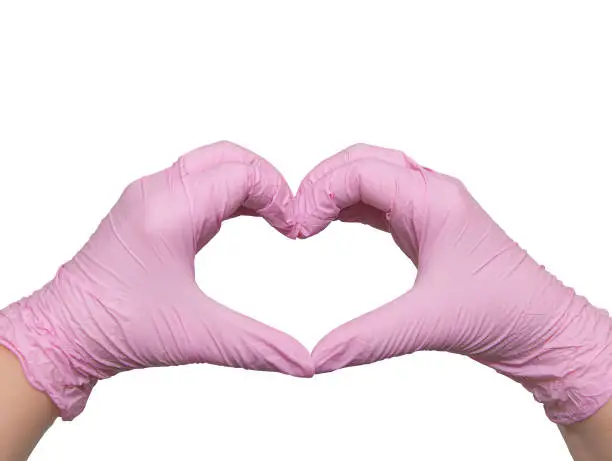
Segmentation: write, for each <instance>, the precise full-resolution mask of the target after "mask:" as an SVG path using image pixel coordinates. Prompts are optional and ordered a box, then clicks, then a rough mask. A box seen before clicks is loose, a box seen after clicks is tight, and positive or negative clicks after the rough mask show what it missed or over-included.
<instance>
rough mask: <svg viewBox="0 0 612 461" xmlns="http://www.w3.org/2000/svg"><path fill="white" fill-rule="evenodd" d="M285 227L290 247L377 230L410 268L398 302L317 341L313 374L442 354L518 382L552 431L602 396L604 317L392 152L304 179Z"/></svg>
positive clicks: (610, 392) (444, 183) (586, 412)
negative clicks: (339, 228)
mask: <svg viewBox="0 0 612 461" xmlns="http://www.w3.org/2000/svg"><path fill="white" fill-rule="evenodd" d="M402 157H403V160H402V159H401V158H402ZM346 210H351V212H350V216H348V218H347V216H346V214H344V215H343V213H345V212H346ZM294 219H295V221H296V223H297V227H298V229H299V233H300V236H302V237H308V236H312V235H314V234H316V233H318V232H320V231H321V230H323V229H324V228H325V227H326V226H327V225H328V224H329V223H330V222H331V221H333V220H335V219H345V220H350V221H358V222H364V223H366V224H370V225H373V226H374V227H377V228H379V229H388V230H389V231H390V232H391V234H392V236H393V238H394V239H395V241H396V242H397V244H398V245H399V246H400V248H401V249H402V250H403V251H404V253H405V254H406V255H407V256H408V257H409V258H410V259H411V260H412V261H413V262H414V263H415V264H416V265H417V267H418V275H417V279H416V281H415V284H414V287H413V288H412V289H411V290H410V291H409V292H408V293H407V294H405V295H404V296H402V297H400V298H398V299H396V300H395V301H393V302H391V303H389V304H387V305H386V306H383V307H382V308H379V309H377V310H375V311H372V312H370V313H368V314H366V315H364V316H362V317H360V318H358V319H355V320H353V321H351V322H349V323H347V324H345V325H343V326H341V327H339V328H338V329H336V330H335V331H333V332H331V333H330V334H329V335H328V336H327V337H325V338H323V340H321V342H320V343H319V344H318V345H317V347H316V348H315V350H314V351H313V360H314V362H315V366H316V370H317V372H328V371H332V370H336V369H338V368H342V367H345V366H352V365H361V364H365V363H370V362H374V361H377V360H382V359H385V358H389V357H394V356H399V355H403V354H408V353H411V352H415V351H420V350H442V351H450V352H455V353H459V354H464V355H468V356H470V357H472V358H474V359H475V360H477V361H479V362H482V363H484V364H486V365H489V366H491V367H493V368H494V369H495V370H497V371H498V372H500V373H502V374H504V375H507V376H509V377H511V378H512V379H514V380H516V381H518V382H519V383H521V384H522V385H523V386H525V387H526V388H527V389H528V390H530V391H531V392H532V393H533V394H534V396H535V398H536V399H537V400H538V401H540V402H542V403H544V406H545V409H546V411H547V414H548V416H549V417H550V418H551V419H552V420H553V421H555V422H558V423H562V424H569V423H572V422H576V421H580V420H582V419H585V418H587V417H588V416H590V415H592V414H593V413H595V412H596V411H597V410H598V409H599V408H600V407H601V406H603V405H604V404H605V403H606V402H607V401H608V400H609V399H610V397H612V322H611V320H610V318H609V315H608V313H607V312H606V311H604V310H601V309H597V308H595V307H593V306H592V305H590V304H589V302H588V301H587V300H586V299H585V298H583V297H581V296H577V295H576V294H575V293H574V291H573V290H571V289H570V288H567V287H565V286H564V285H563V284H562V283H561V282H559V281H558V280H557V279H556V278H555V277H553V276H552V275H551V274H549V273H548V272H547V271H546V270H545V269H544V268H543V267H542V266H540V265H538V264H537V263H536V262H535V261H534V260H533V259H532V258H530V257H529V255H528V254H527V253H526V252H525V251H524V250H523V249H522V248H520V247H519V246H518V245H517V244H516V243H515V242H513V241H512V240H511V239H510V238H509V237H508V236H507V235H506V234H505V233H504V232H503V231H502V230H501V229H500V228H499V226H497V225H496V224H495V223H494V222H493V220H492V219H491V218H490V217H489V216H488V215H487V213H486V212H485V211H484V210H483V209H482V208H481V207H480V206H479V205H478V203H477V202H476V201H475V200H474V199H473V198H472V196H471V195H470V194H469V192H468V191H467V190H466V189H465V187H464V186H463V185H462V184H461V182H459V181H458V180H456V179H454V178H451V177H448V176H445V175H442V174H440V173H437V172H434V171H432V170H430V169H427V168H424V167H421V166H419V165H418V164H417V163H416V162H414V161H413V160H411V159H409V158H408V157H405V156H399V157H398V152H397V151H391V150H388V149H379V148H376V147H373V146H364V145H359V146H354V147H352V148H350V152H349V154H348V155H347V152H343V153H340V154H338V155H337V156H336V157H333V158H332V159H330V160H328V161H326V162H323V163H322V164H321V165H319V166H318V167H317V168H315V170H314V171H313V172H312V173H311V174H310V175H309V176H308V177H307V179H306V181H305V182H304V184H303V185H302V187H301V188H300V190H299V192H298V195H297V197H296V203H295V205H294ZM385 222H386V223H385Z"/></svg>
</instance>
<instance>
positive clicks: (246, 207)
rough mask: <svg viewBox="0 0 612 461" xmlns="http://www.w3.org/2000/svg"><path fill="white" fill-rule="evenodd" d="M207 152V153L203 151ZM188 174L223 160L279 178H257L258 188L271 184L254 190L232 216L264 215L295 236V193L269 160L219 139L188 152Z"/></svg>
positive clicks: (185, 163)
mask: <svg viewBox="0 0 612 461" xmlns="http://www.w3.org/2000/svg"><path fill="white" fill-rule="evenodd" d="M203 151H206V153H207V154H206V155H202V152H203ZM181 163H182V168H183V171H184V174H185V175H186V176H189V175H191V174H193V173H195V172H201V171H205V170H209V169H210V168H211V167H214V166H216V165H218V164H220V163H242V164H245V165H250V166H253V167H254V168H255V170H254V171H255V173H256V174H261V175H263V176H264V177H267V178H276V180H275V181H274V180H272V181H271V182H261V181H255V185H256V186H257V187H260V188H261V187H263V186H265V187H267V188H268V190H263V189H259V190H253V191H252V193H251V194H250V195H249V197H248V201H246V202H245V203H244V204H241V206H240V207H238V209H237V210H236V211H235V212H234V213H233V214H232V216H230V217H233V216H241V215H248V216H257V215H260V216H262V217H263V218H264V219H265V220H266V221H268V222H269V223H270V224H271V225H272V226H273V227H274V228H276V229H277V230H278V231H279V232H281V233H283V234H284V235H286V236H288V237H290V238H295V237H296V236H295V235H293V233H294V230H295V226H294V225H293V222H291V220H290V218H289V216H288V213H287V210H288V209H289V205H290V203H291V201H292V200H293V194H292V192H291V189H290V188H289V186H288V184H287V182H286V181H285V179H284V178H283V177H282V175H281V174H280V173H279V172H278V171H277V170H276V168H274V167H273V166H272V165H271V164H270V163H269V162H268V161H267V160H265V159H264V158H262V157H260V156H259V155H256V154H254V153H253V152H251V151H249V150H247V149H244V148H239V149H237V148H236V145H235V144H233V143H231V142H229V141H219V142H217V143H214V144H211V145H209V146H204V147H199V148H197V149H194V150H193V151H191V152H188V153H187V154H185V155H184V156H183V157H182V159H181ZM270 188H272V189H270Z"/></svg>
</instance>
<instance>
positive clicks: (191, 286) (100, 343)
mask: <svg viewBox="0 0 612 461" xmlns="http://www.w3.org/2000/svg"><path fill="white" fill-rule="evenodd" d="M291 199H292V194H291V191H290V189H289V187H288V186H287V184H286V182H285V181H284V179H283V178H282V176H281V175H280V174H279V173H278V172H277V171H276V170H275V169H274V168H273V167H272V166H271V165H269V164H268V163H266V162H265V161H264V160H263V159H261V158H259V157H257V156H256V155H255V154H253V153H251V152H249V151H247V150H245V149H243V148H241V147H239V146H236V145H233V144H230V143H227V142H221V143H217V144H213V145H210V146H206V147H202V148H200V149H197V150H195V151H193V152H191V153H189V154H187V155H185V156H183V157H182V158H181V159H180V160H179V161H178V162H177V163H175V164H174V165H173V166H172V167H171V168H168V169H167V170H164V171H161V172H159V173H157V174H154V175H152V176H148V177H145V178H143V179H140V180H138V181H136V182H134V183H133V184H131V185H130V186H129V187H128V188H127V189H126V190H125V192H124V193H123V195H122V197H121V199H120V200H119V202H118V203H117V204H116V205H115V207H114V208H113V209H112V211H111V212H110V214H109V215H108V216H107V217H106V218H105V219H104V220H103V221H102V223H101V224H100V227H99V228H98V230H97V231H96V233H95V234H94V235H93V236H92V237H91V240H90V241H89V242H88V243H87V244H86V245H85V247H84V248H83V249H82V250H81V252H80V253H78V254H77V255H76V257H75V258H74V259H73V260H72V261H70V262H69V263H67V264H65V265H64V266H63V267H62V268H61V269H60V270H59V272H58V274H57V276H56V277H55V278H54V279H53V281H51V282H50V283H49V284H48V285H46V286H45V287H44V288H43V289H41V290H40V291H38V292H36V293H34V294H33V295H32V296H30V297H29V298H26V299H23V300H21V301H19V302H17V303H15V304H13V305H11V306H9V307H7V308H6V309H4V310H3V311H0V344H2V345H3V346H5V347H7V348H8V349H10V350H11V351H13V352H14V353H15V354H16V355H17V356H18V357H19V359H20V361H21V363H22V366H23V368H24V371H25V374H26V376H27V378H28V380H29V381H30V383H31V384H32V385H33V386H34V387H35V388H37V389H39V390H41V391H43V392H46V393H47V394H48V395H49V396H50V397H51V399H52V400H53V401H54V402H55V404H56V405H57V406H58V408H59V409H60V411H61V415H62V417H63V418H64V419H65V420H70V419H72V418H74V417H75V416H77V415H78V414H79V413H80V412H81V411H82V410H83V408H84V407H85V404H86V401H87V398H88V396H89V394H90V392H91V390H92V388H93V386H94V385H95V384H96V382H97V380H100V379H104V378H108V377H111V376H113V375H115V374H117V373H119V372H121V371H124V370H130V369H134V368H144V367H157V366H167V365H182V364H190V363H210V364H217V365H226V366H231V367H242V368H249V369H256V370H270V371H279V372H283V373H288V374H291V375H295V376H305V377H307V376H312V374H313V373H314V370H313V366H312V364H311V357H310V354H309V353H308V351H307V350H306V349H305V348H304V347H303V346H301V345H300V344H299V343H298V342H297V341H295V340H294V339H292V338H291V337H289V336H287V335H286V334H284V333H281V332H279V331H276V330H274V329H272V328H270V327H268V326H265V325H263V324H261V323H259V322H257V321H255V320H253V319H251V318H248V317H246V316H244V315H241V314H239V313H237V312H234V311H232V310H230V309H228V308H226V307H223V306H221V305H219V304H218V303H216V302H215V301H213V300H212V299H210V298H208V297H207V296H206V295H205V294H204V293H202V291H200V289H199V288H198V286H197V284H196V282H195V270H194V257H195V255H196V253H197V252H198V251H199V250H200V249H201V248H202V247H203V246H204V245H206V243H207V242H208V241H209V240H210V239H211V238H213V237H214V236H215V234H216V233H217V232H218V231H219V228H220V226H221V223H222V221H223V220H225V219H227V218H229V217H230V216H233V215H237V214H257V215H260V216H263V217H264V218H265V219H266V220H267V221H268V222H269V223H270V224H271V225H272V226H274V227H275V228H277V229H278V230H280V231H281V232H283V233H284V234H286V235H289V236H290V237H295V235H292V233H293V228H294V226H293V225H292V224H291V223H290V222H289V220H288V218H287V210H288V209H289V205H290V203H291Z"/></svg>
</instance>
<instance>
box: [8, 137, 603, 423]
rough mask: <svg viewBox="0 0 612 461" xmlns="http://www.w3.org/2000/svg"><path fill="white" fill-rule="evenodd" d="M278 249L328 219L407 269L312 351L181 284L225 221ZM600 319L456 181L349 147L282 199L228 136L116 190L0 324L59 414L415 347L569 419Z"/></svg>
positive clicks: (596, 387)
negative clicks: (375, 237)
mask: <svg viewBox="0 0 612 461" xmlns="http://www.w3.org/2000/svg"><path fill="white" fill-rule="evenodd" d="M241 215H254V216H261V217H263V218H264V219H265V220H266V221H268V222H269V223H270V224H271V225H272V226H273V227H274V228H276V229H277V230H279V231H280V232H281V233H283V234H284V235H286V236H288V237H289V238H293V239H295V238H308V237H310V236H313V235H315V234H317V233H319V232H321V231H322V230H323V229H325V227H326V226H327V225H329V223H330V222H332V221H334V220H341V221H346V222H361V223H365V224H368V225H370V226H373V227H375V228H377V229H380V230H383V231H387V232H390V233H391V235H392V236H393V238H394V239H395V241H396V243H397V244H398V246H399V247H400V248H401V249H402V251H403V252H404V253H405V254H406V255H407V256H408V257H409V258H410V259H411V260H412V261H413V262H414V264H415V265H416V266H417V269H418V275H417V279H416V281H415V284H414V286H413V288H412V289H411V290H410V291H409V292H408V293H406V294H405V295H404V296H402V297H400V298H398V299H396V300H395V301H393V302H391V303H389V304H387V305H385V306H383V307H381V308H379V309H376V310H374V311H372V312H370V313H368V314H366V315H364V316H362V317H359V318H357V319H355V320H352V321H350V322H349V323H347V324H345V325H343V326H341V327H339V328H337V329H336V330H334V331H332V332H331V333H330V334H329V335H328V336H326V337H325V338H323V340H321V342H320V343H319V344H318V345H317V347H316V348H315V349H314V351H313V352H312V355H311V354H310V353H309V352H308V351H307V350H306V349H305V348H304V347H303V346H302V345H301V344H299V343H298V342H297V341H296V340H295V339H293V338H291V337H289V336H288V335H286V334H285V333H282V332H280V331H277V330H275V329H273V328H271V327H269V326H266V325H264V324H262V323H260V322H257V321H255V320H254V319H251V318H249V317H246V316H244V315H242V314H239V313H237V312H234V311H232V310H230V309H228V308H226V307H224V306H222V305H220V304H219V303H217V302H215V301H214V300H212V299H210V298H209V297H208V296H206V295H205V294H204V293H203V292H202V291H201V290H200V289H199V287H198V286H197V284H196V282H195V267H194V258H195V255H196V254H197V252H198V251H199V250H200V249H201V248H202V247H203V246H204V245H206V244H207V243H208V242H209V241H210V240H211V239H212V238H213V237H214V236H215V235H216V234H217V232H218V231H219V230H220V228H221V224H222V222H223V221H224V220H226V219H230V218H232V217H235V216H241ZM610 338H612V323H611V322H610V319H609V316H608V314H607V313H606V312H605V311H603V310H599V309H596V308H594V307H593V306H591V305H590V304H589V303H588V301H587V300H586V299H584V298H582V297H580V296H576V294H575V293H574V291H573V290H571V289H569V288H567V287H565V286H564V285H563V284H561V283H560V282H559V281H558V280H557V279H556V278H555V277H553V276H552V275H551V274H549V273H548V272H547V271H546V270H545V269H544V268H543V267H541V266H539V265H538V264H537V263H535V261H533V259H531V258H530V257H529V256H528V255H527V253H526V252H525V251H524V250H523V249H521V248H520V247H519V246H518V245H517V244H516V243H514V242H513V241H512V240H511V239H510V238H509V237H508V236H507V235H506V234H505V233H504V232H503V231H502V230H501V228H499V226H497V225H496V224H495V223H494V222H493V220H492V219H491V218H490V217H489V216H488V215H487V213H486V212H485V211H484V210H483V209H482V208H481V207H480V206H479V205H478V203H477V202H476V201H475V200H474V199H473V198H472V196H471V195H470V194H469V192H468V191H467V190H466V188H465V187H464V186H463V185H462V184H461V182H460V181H458V180H457V179H454V178H451V177H449V176H446V175H443V174H440V173H437V172H435V171H433V170H431V169H428V168H425V167H422V166H420V165H419V164H417V163H416V162H414V161H413V160H412V159H410V158H408V157H407V156H406V155H404V154H403V153H402V152H400V151H396V150H391V149H384V148H380V147H375V146H369V145H364V144H360V145H355V146H352V147H350V148H348V149H346V150H345V151H343V152H341V153H339V154H337V155H335V156H333V157H331V158H329V159H328V160H325V161H324V162H322V163H321V164H319V165H318V166H317V167H316V168H315V169H314V170H313V171H311V172H310V173H309V174H308V175H307V176H306V178H305V179H304V181H303V182H302V184H301V186H300V188H299V190H298V192H297V194H296V195H295V197H294V196H293V194H292V192H291V189H290V188H289V186H288V185H287V183H286V181H285V180H284V178H283V177H282V175H281V174H280V173H279V172H278V171H277V170H276V169H275V168H274V167H272V165H270V164H269V163H268V162H266V161H265V160H264V159H262V158H261V157H259V156H257V155H255V154H254V153H252V152H250V151H248V150H246V149H244V148H242V147H240V146H237V145H235V144H232V143H228V142H220V143H216V144H213V145H209V146H204V147H201V148H199V149H196V150H194V151H192V152H190V153H188V154H186V155H184V156H183V157H181V158H180V159H179V161H178V162H176V163H175V164H174V165H173V166H172V167H170V168H168V169H166V170H163V171H161V172H159V173H156V174H154V175H151V176H148V177H145V178H142V179H140V180H138V181H135V182H134V183H133V184H131V185H130V186H129V187H128V188H127V189H126V190H125V192H124V193H123V195H122V197H121V199H120V200H119V202H118V203H117V205H115V207H114V208H113V209H112V210H111V212H110V213H109V215H108V216H107V217H106V218H105V219H104V220H103V221H102V223H101V224H100V227H99V228H98V230H97V231H96V233H95V234H94V235H93V236H92V238H91V239H90V241H89V242H88V243H87V244H86V245H85V247H84V248H83V249H82V250H81V251H80V252H79V253H78V254H77V255H76V256H75V258H74V259H73V260H72V261H70V262H69V263H67V264H65V265H64V266H62V268H61V269H60V271H59V272H58V274H57V276H56V277H55V279H54V280H53V281H51V282H50V283H49V284H48V285H47V286H45V287H44V288H43V289H42V290H40V291H38V292H37V293H35V294H34V295H32V296H30V297H28V298H25V299H23V300H21V301H20V302H18V303H15V304H13V305H11V306H9V307H8V308H6V309H5V310H3V311H1V312H0V345H3V346H4V347H6V348H8V349H10V350H11V351H13V352H14V353H15V354H16V355H17V356H18V358H19V359H20V361H21V363H22V365H23V368H24V372H25V374H26V376H27V378H28V380H29V381H30V383H32V385H33V386H34V387H36V388H37V389H39V390H41V391H44V392H46V393H47V394H48V395H49V396H50V397H51V398H52V399H53V401H54V402H55V403H56V404H57V406H58V407H59V408H60V410H61V413H62V417H63V418H64V419H72V418H74V417H75V416H76V415H78V414H79V413H80V412H81V411H82V410H83V408H84V406H85V403H86V401H87V398H88V396H89V394H90V392H91V390H92V388H93V386H94V385H95V383H96V382H97V380H99V379H104V378H108V377H110V376H113V375H115V374H117V373H119V372H121V371H124V370H130V369H134V368H144V367H154V366H167V365H181V364H188V363H212V364H218V365H225V366H233V367H242V368H249V369H257V370H269V371H279V372H283V373H287V374H291V375H294V376H302V377H310V376H312V375H313V374H314V373H315V371H316V372H319V373H322V372H329V371H333V370H336V369H339V368H342V367H346V366H353V365H361V364H365V363H370V362H374V361H378V360H382V359H385V358H389V357H394V356H399V355H403V354H408V353H412V352H415V351H419V350H443V351H450V352H455V353H460V354H465V355H468V356H470V357H472V358H474V359H476V360H478V361H480V362H482V363H484V364H487V365H489V366H491V367H493V368H494V369H496V370H497V371H499V372H500V373H503V374H505V375H507V376H510V377H511V378H512V379H515V380H516V381H519V382H520V383H521V384H523V385H524V386H525V387H526V388H527V389H529V390H530V391H532V392H533V393H534V395H535V398H536V399H537V400H539V401H540V402H543V403H544V404H545V408H546V411H547V413H548V415H549V417H550V418H551V419H553V420H554V421H556V422H560V423H568V422H573V421H577V420H580V419H584V418H585V417H587V416H589V415H590V414H593V413H594V412H595V411H596V410H597V409H598V408H600V407H601V406H602V405H603V404H604V403H605V402H606V401H607V400H608V399H609V398H610V397H611V396H612V384H608V383H612V341H611V340H610Z"/></svg>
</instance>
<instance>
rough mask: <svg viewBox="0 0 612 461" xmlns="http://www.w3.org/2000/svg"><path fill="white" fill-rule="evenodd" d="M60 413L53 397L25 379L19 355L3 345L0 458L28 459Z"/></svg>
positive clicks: (4, 460) (10, 460)
mask: <svg viewBox="0 0 612 461" xmlns="http://www.w3.org/2000/svg"><path fill="white" fill-rule="evenodd" d="M58 416H59V411H58V409H57V407H56V406H55V405H54V404H53V402H52V401H51V399H49V397H48V396H47V395H46V394H44V393H42V392H40V391H38V390H36V389H34V388H33V387H32V386H31V385H30V383H29V382H28V381H27V380H26V378H25V376H24V374H23V370H22V368H21V364H20V363H19V360H18V359H17V357H15V356H14V355H13V354H12V353H11V352H9V351H8V350H6V349H4V348H2V347H0V460H2V461H24V460H26V459H27V458H28V456H29V455H30V453H31V452H32V450H33V449H34V447H35V446H36V444H37V443H38V441H39V440H40V439H41V437H42V436H43V435H44V433H45V432H46V431H47V429H48V428H49V427H50V426H51V425H52V424H53V422H54V421H55V419H56V418H57V417H58Z"/></svg>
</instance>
